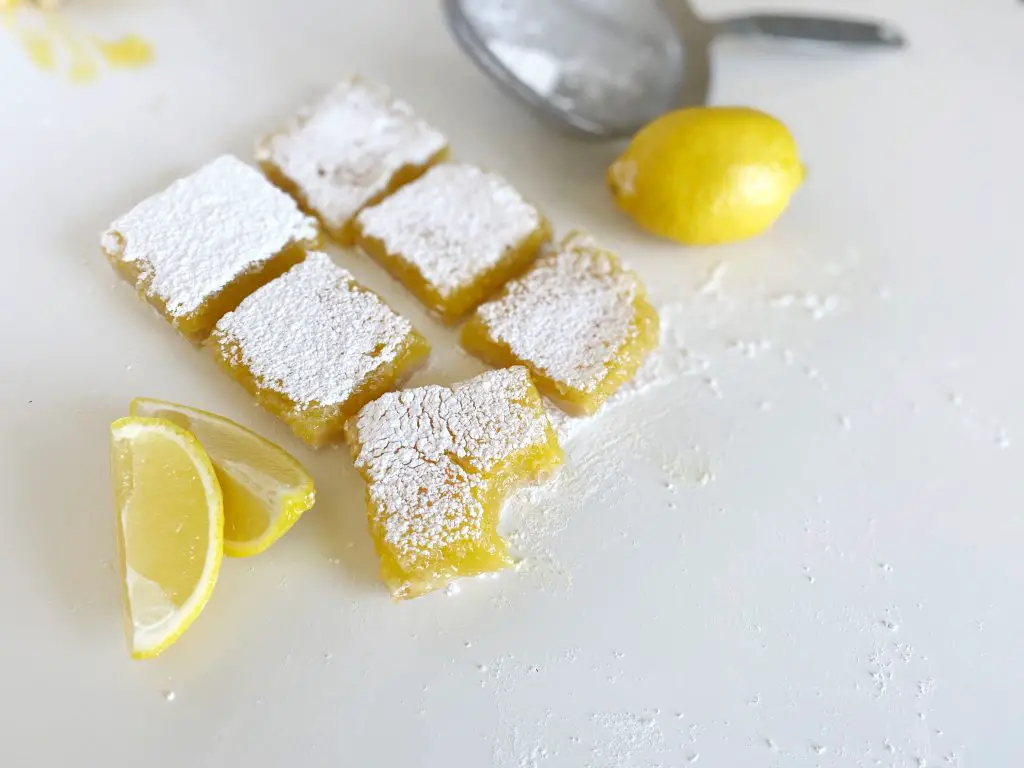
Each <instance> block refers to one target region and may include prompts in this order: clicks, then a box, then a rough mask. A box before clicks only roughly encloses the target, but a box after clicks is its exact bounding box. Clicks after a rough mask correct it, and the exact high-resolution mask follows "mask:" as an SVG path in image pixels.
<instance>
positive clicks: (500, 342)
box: [462, 233, 659, 414]
mask: <svg viewBox="0 0 1024 768" xmlns="http://www.w3.org/2000/svg"><path fill="white" fill-rule="evenodd" d="M658 325H659V323H658V313H657V311H656V310H655V309H654V307H652V306H651V304H650V303H649V302H648V300H647V292H646V290H645V288H644V285H643V283H641V282H640V278H639V277H637V275H636V274H635V273H634V272H632V271H631V270H628V269H625V268H624V267H623V266H622V265H621V264H620V263H619V260H618V258H616V256H615V255H614V254H612V253H609V252H608V251H605V250H602V249H601V248H599V247H597V245H596V244H595V243H594V241H593V240H592V239H591V238H589V237H588V236H586V235H582V234H580V233H573V234H571V235H570V236H569V237H567V238H566V239H565V241H564V242H563V243H562V244H561V246H560V247H559V248H558V249H556V250H552V251H550V252H547V253H545V254H544V255H543V256H541V258H540V259H538V261H537V263H536V265H535V266H534V267H533V269H531V270H530V271H529V272H527V273H526V274H525V275H523V276H522V277H521V278H519V279H516V280H513V281H512V282H510V283H509V284H508V285H507V286H505V290H504V291H503V292H502V294H501V295H500V296H498V297H497V298H496V299H495V300H493V301H490V302H488V303H486V304H484V305H482V306H481V307H480V308H479V309H478V310H477V311H476V313H475V314H474V315H473V317H472V318H471V319H470V321H469V322H468V323H467V324H466V325H465V327H464V328H463V330H462V345H463V347H465V348H466V349H467V350H468V351H469V352H471V353H473V354H475V355H476V356H477V357H479V358H481V359H482V360H484V361H486V362H488V363H491V364H492V365H496V366H508V365H525V366H526V367H527V368H529V369H530V372H531V373H533V375H534V380H535V381H536V382H537V387H538V388H539V389H540V391H541V392H542V393H544V394H545V395H547V396H548V397H549V398H551V399H552V400H554V401H555V402H556V403H558V405H559V406H561V407H562V408H563V409H564V410H566V411H568V412H570V413H573V414H591V413H594V412H595V411H596V410H597V409H598V408H600V407H601V405H602V404H603V403H604V402H605V400H607V399H608V398H609V397H610V396H611V395H612V394H614V392H615V391H616V390H617V389H618V388H619V387H620V386H622V385H623V384H624V383H626V382H627V381H629V380H630V379H631V378H633V376H634V375H635V374H636V371H637V369H638V368H639V367H640V364H641V363H642V362H643V359H644V357H645V356H646V355H647V353H648V352H650V351H651V350H653V349H654V348H655V347H656V346H657V344H658Z"/></svg>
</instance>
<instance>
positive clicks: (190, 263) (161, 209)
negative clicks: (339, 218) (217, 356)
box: [102, 155, 318, 341]
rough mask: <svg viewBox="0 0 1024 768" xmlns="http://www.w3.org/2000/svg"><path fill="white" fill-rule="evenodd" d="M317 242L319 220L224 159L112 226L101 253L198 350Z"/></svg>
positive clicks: (253, 173) (238, 162) (240, 165)
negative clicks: (218, 324)
mask: <svg viewBox="0 0 1024 768" xmlns="http://www.w3.org/2000/svg"><path fill="white" fill-rule="evenodd" d="M317 237H318V228H317V224H316V220H315V219H313V218H310V217H309V216H306V215H305V214H303V213H302V212H301V211H300V210H299V209H298V207H297V206H296V205H295V202H294V201H293V200H292V199H291V198H289V197H288V195H286V194H284V193H283V192H281V190H279V189H277V188H276V187H275V186H274V185H273V184H271V183H270V182H269V181H267V180H266V179H265V178H264V177H263V175H262V174H261V173H260V172H259V171H257V170H256V169H255V168H252V167H250V166H248V165H246V164H245V163H243V162H242V161H241V160H238V159H237V158H235V157H232V156H230V155H225V156H223V157H220V158H218V159H216V160H214V161H213V162H211V163H209V164H208V165H206V166H204V167H203V168H201V169H200V170H198V171H197V172H196V173H194V174H192V175H191V176H188V177H186V178H184V179H180V180H178V181H176V182H174V183H173V184H171V186H170V187H168V188H167V189H166V190H164V191H163V192H160V193H159V194H157V195H154V196H153V197H150V198H149V199H147V200H144V201H142V202H141V203H139V204H138V205H137V206H135V207H134V208H133V209H132V210H131V211H129V212H128V213H127V214H125V215H124V216H122V217H121V218H119V219H118V220H117V221H115V222H114V223H113V224H111V225H110V228H109V229H108V230H107V231H106V233H104V235H103V239H102V246H103V250H104V252H105V253H106V255H107V258H109V259H110V262H111V264H113V266H114V268H115V269H116V270H117V271H118V272H120V273H121V275H122V276H124V278H125V279H126V280H127V281H128V282H129V283H131V284H132V285H134V286H135V288H136V290H137V291H138V292H139V294H140V295H141V296H142V297H143V298H144V299H145V300H146V301H148V302H149V303H150V304H152V305H153V306H154V307H155V308H156V309H157V311H158V312H159V313H160V314H162V315H163V316H164V317H165V318H166V319H167V320H168V321H169V322H170V323H171V324H172V325H174V327H175V328H177V329H178V330H179V331H180V332H181V333H182V334H183V335H184V336H185V337H187V338H189V339H191V340H192V341H201V340H202V339H204V338H205V337H206V336H207V335H209V332H210V330H211V329H212V328H213V325H214V323H216V322H217V320H218V319H220V318H221V317H222V316H223V315H224V314H225V313H226V312H228V311H230V310H232V309H234V308H235V307H237V306H238V304H239V302H241V301H242V299H244V298H245V297H246V296H248V295H249V294H250V293H252V292H253V291H254V290H256V289H257V288H259V287H260V286H261V285H263V284H265V283H266V282H268V281H269V280H272V279H273V278H275V277H277V276H278V275H280V274H281V273H282V272H284V271H285V270H287V269H288V268H289V267H291V266H292V265H293V264H296V263H297V262H299V261H301V260H302V259H303V257H304V255H305V249H306V248H307V247H311V246H313V245H315V243H316V241H317Z"/></svg>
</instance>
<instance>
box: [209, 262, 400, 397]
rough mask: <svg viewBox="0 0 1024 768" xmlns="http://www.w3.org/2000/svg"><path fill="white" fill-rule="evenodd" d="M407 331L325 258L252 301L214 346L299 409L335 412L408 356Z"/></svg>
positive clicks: (229, 319) (220, 331)
mask: <svg viewBox="0 0 1024 768" xmlns="http://www.w3.org/2000/svg"><path fill="white" fill-rule="evenodd" d="M412 333H413V328H412V324H411V323H410V322H409V321H408V320H406V319H405V318H403V317H401V316H400V315H398V314H396V313H395V312H394V311H393V310H392V309H391V308H390V307H388V306H387V304H385V303H384V302H383V301H382V300H381V299H380V298H379V297H378V296H377V295H376V294H374V293H372V292H370V291H368V290H366V289H364V288H362V287H361V286H359V285H358V284H357V283H356V282H355V279H354V278H353V277H352V275H350V274H349V273H348V272H346V271H345V270H344V269H341V268H340V267H338V266H336V265H335V264H334V263H333V262H332V261H331V259H330V258H329V257H328V256H327V255H326V254H324V253H310V254H309V255H308V256H307V258H306V260H305V261H304V262H302V263H301V264H298V265H296V266H294V267H292V268H291V269H290V270H289V271H288V272H286V273H285V274H284V275H282V276H281V277H279V278H277V279H276V280H273V281H271V282H270V283H268V284H267V285H265V286H263V287H262V288H260V289H259V290H258V291H256V292H255V293H253V294H252V295H251V296H250V297H249V298H247V299H246V300H245V301H243V302H242V304H241V305H240V306H239V307H238V309H237V310H235V311H234V312H230V313H228V314H227V315H225V316H224V317H223V318H222V319H221V320H220V322H218V323H217V326H216V328H215V330H214V334H213V339H214V341H215V343H216V344H217V345H218V346H219V347H220V348H221V350H222V352H223V353H224V354H227V355H228V356H229V358H230V359H233V360H234V361H235V362H240V363H243V364H244V365H246V366H247V367H248V368H249V370H250V371H251V372H252V374H253V376H255V377H256V378H257V380H258V381H260V384H261V386H263V387H265V388H268V389H272V390H275V391H278V392H280V393H281V394H283V395H285V396H286V397H287V398H288V399H289V400H290V401H291V402H292V403H294V404H295V405H296V406H298V407H299V408H303V407H308V406H312V405H318V406H329V405H340V404H342V403H344V402H345V401H346V400H348V398H349V397H350V396H351V395H352V393H353V392H354V391H355V390H356V389H357V388H358V387H359V386H360V385H361V384H363V383H364V382H365V381H366V380H367V379H368V378H369V377H370V376H371V375H372V374H373V373H374V371H376V370H378V369H379V368H380V367H381V366H383V365H387V364H388V363H390V362H391V361H393V360H394V359H395V358H396V357H397V356H398V355H399V353H400V352H401V351H402V350H403V349H405V348H406V346H407V345H408V343H409V341H410V336H411V334H412Z"/></svg>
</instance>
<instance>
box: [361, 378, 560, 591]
mask: <svg viewBox="0 0 1024 768" xmlns="http://www.w3.org/2000/svg"><path fill="white" fill-rule="evenodd" d="M346 437H347V439H348V442H349V445H350V446H351V448H352V452H353V455H354V456H355V463H356V467H358V469H359V471H360V473H361V474H362V475H363V478H364V479H365V481H366V484H367V491H366V497H367V507H368V511H369V522H370V532H371V534H372V536H373V540H374V544H375V546H376V549H377V553H378V555H379V556H380V560H381V577H382V579H383V580H384V582H385V583H386V584H387V586H388V588H389V589H390V590H391V594H392V596H393V597H394V598H395V599H407V598H413V597H418V596H420V595H423V594H425V593H427V592H430V591H431V590H435V589H439V588H441V587H444V586H445V585H447V584H449V583H451V582H452V581H454V580H456V579H459V578H463V577H468V576H477V575H479V574H482V573H491V572H494V571H498V570H501V569H503V568H506V567H508V566H509V565H510V564H511V558H510V557H509V554H508V549H507V545H506V544H505V542H504V540H503V539H502V538H501V537H500V536H499V535H498V533H497V525H498V517H499V513H500V507H501V504H502V502H503V501H504V499H505V498H506V497H507V495H508V494H509V493H510V492H511V491H512V490H513V489H514V488H515V487H517V486H519V485H521V484H523V483H525V482H531V481H537V480H540V479H542V478H544V477H545V476H547V475H548V474H550V473H551V472H552V471H553V470H554V469H555V468H556V467H558V466H559V465H560V464H561V462H562V450H561V448H560V447H559V445H558V440H557V438H556V437H555V433H554V431H553V430H552V428H551V423H550V422H549V421H548V417H547V414H546V412H545V409H544V406H543V403H542V400H541V398H540V395H539V393H538V392H537V390H536V388H535V387H534V385H533V383H532V382H531V380H530V375H529V373H528V372H527V370H526V369H525V368H519V367H517V368H508V369H504V370H500V371H490V372H488V373H485V374H482V375H481V376H478V377H476V378H474V379H470V380H469V381H465V382H462V383H460V384H457V385H455V386H454V387H452V388H448V387H440V386H428V387H421V388H419V389H411V390H406V391H404V392H393V393H390V394H387V395H384V396H383V397H381V398H380V399H378V400H375V401H374V402H372V403H370V404H369V405H367V406H365V407H364V408H363V409H362V411H360V413H359V415H358V416H357V417H356V418H354V419H353V420H352V421H350V422H349V424H348V426H347V427H346Z"/></svg>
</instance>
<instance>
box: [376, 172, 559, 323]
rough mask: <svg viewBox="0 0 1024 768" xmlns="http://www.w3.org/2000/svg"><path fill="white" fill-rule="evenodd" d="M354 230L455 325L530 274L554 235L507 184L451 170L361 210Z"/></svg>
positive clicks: (432, 174)
mask: <svg viewBox="0 0 1024 768" xmlns="http://www.w3.org/2000/svg"><path fill="white" fill-rule="evenodd" d="M356 232H357V240H358V242H359V244H360V245H361V246H362V248H363V250H365V251H366V252H367V253H369V254H370V255H371V256H372V257H374V258H375V259H376V260H377V261H378V262H379V263H381V264H382V265H383V266H384V267H385V268H387V269H388V270H389V271H390V272H391V273H392V274H393V275H394V276H395V277H397V278H398V279H399V280H400V281H401V282H402V283H404V284H405V286H406V288H408V289H409V290H410V291H411V292H412V293H413V295H415V296H416V297H417V298H418V299H419V300H420V301H421V302H423V303H424V304H425V305H426V306H427V307H429V308H430V309H432V310H434V311H435V312H437V313H438V314H439V315H440V316H441V318H442V319H443V320H445V321H446V322H453V321H455V320H457V319H459V318H460V317H462V316H463V315H465V314H466V313H468V312H470V311H471V310H472V309H473V308H474V307H476V306H477V305H478V304H479V303H480V302H481V301H483V300H484V299H487V298H489V297H490V296H491V295H493V294H494V292H495V291H497V290H498V289H499V288H500V287H501V286H502V285H504V284H505V283H506V282H507V281H508V280H509V279H510V278H512V277H514V276H515V275H518V274H520V273H521V272H522V271H523V270H524V269H526V268H527V267H528V266H529V265H530V264H531V263H532V262H533V260H534V259H535V258H536V256H537V253H538V251H539V249H540V247H541V246H542V245H543V244H544V243H545V242H547V240H548V238H549V237H550V232H551V231H550V228H549V226H548V223H547V221H546V220H545V219H544V217H543V216H541V214H540V212H539V211H538V210H537V209H536V208H534V207H533V206H532V205H530V204H529V203H527V202H526V201H525V200H524V199H523V198H522V197H521V196H520V195H519V193H518V192H516V190H515V189H513V188H512V186H511V185H510V184H509V183H508V182H507V181H505V180H504V179H502V178H500V177H499V176H495V175H494V174H491V173H487V172H485V171H482V170H480V169H479V168H475V167H473V166H471V165H455V164H452V165H438V166H436V167H434V168H432V169H431V170H429V171H427V173H426V174H424V175H423V176H422V177H421V178H419V179H418V180H416V181H414V182H412V183H411V184H409V185H407V186H405V187H403V188H402V189H400V190H398V192H396V193H395V194H394V195H392V196H391V197H389V198H387V199H386V200H384V201H383V202H381V203H380V204H378V205H375V206H373V207H370V208H367V209H366V210H364V211H363V212H362V213H361V214H359V216H358V217H357V218H356Z"/></svg>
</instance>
